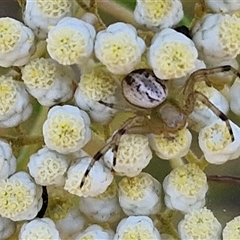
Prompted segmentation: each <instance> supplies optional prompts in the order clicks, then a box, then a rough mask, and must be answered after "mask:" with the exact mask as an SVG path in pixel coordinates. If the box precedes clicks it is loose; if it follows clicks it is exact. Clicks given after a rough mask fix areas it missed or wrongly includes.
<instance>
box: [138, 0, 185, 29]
mask: <svg viewBox="0 0 240 240" xmlns="http://www.w3.org/2000/svg"><path fill="white" fill-rule="evenodd" d="M182 18H183V8H182V3H181V1H179V0H170V1H169V0H161V1H159V0H151V1H149V0H137V5H136V7H135V9H134V19H135V20H136V22H137V23H139V24H142V25H144V26H146V27H147V28H149V29H151V30H154V31H159V30H161V29H163V28H168V27H172V26H174V25H176V24H177V23H178V22H180V20H181V19H182Z"/></svg>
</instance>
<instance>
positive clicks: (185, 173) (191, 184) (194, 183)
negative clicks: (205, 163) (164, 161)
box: [169, 163, 207, 196]
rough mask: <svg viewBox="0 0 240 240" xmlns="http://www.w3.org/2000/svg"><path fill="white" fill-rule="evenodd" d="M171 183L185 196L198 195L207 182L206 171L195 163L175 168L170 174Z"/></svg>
mask: <svg viewBox="0 0 240 240" xmlns="http://www.w3.org/2000/svg"><path fill="white" fill-rule="evenodd" d="M169 182H170V185H171V186H173V187H174V188H175V189H176V190H177V191H178V192H181V193H182V194H183V195H185V196H196V195H197V194H198V193H199V191H201V190H202V189H203V187H204V186H205V185H206V184H207V178H206V175H205V173H204V172H203V171H202V170H201V169H200V168H199V167H198V166H197V165H196V164H193V163H190V164H186V165H183V166H180V167H177V168H175V169H174V170H173V171H171V173H170V175H169Z"/></svg>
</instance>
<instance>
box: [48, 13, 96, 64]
mask: <svg viewBox="0 0 240 240" xmlns="http://www.w3.org/2000/svg"><path fill="white" fill-rule="evenodd" d="M95 34H96V33H95V29H94V27H93V26H92V25H90V24H89V23H86V22H84V21H82V20H79V19H77V18H71V17H65V18H63V19H62V20H60V21H59V22H58V23H57V25H56V26H54V27H53V28H51V29H50V31H49V32H48V38H47V50H48V53H49V55H50V56H51V58H53V59H54V60H56V61H57V62H59V63H61V64H63V65H71V64H75V63H82V62H84V61H86V59H88V57H89V56H90V55H91V54H92V51H93V40H94V38H95Z"/></svg>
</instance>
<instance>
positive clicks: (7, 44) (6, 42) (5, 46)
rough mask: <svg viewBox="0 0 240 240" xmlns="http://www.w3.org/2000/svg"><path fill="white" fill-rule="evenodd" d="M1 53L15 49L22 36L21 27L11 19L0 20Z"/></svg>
mask: <svg viewBox="0 0 240 240" xmlns="http://www.w3.org/2000/svg"><path fill="white" fill-rule="evenodd" d="M0 33H1V34H0V52H2V53H5V52H9V51H11V50H12V49H14V48H15V46H16V43H17V42H18V41H19V39H20V36H21V25H20V24H16V23H15V22H14V21H13V20H11V19H9V18H2V19H1V20H0Z"/></svg>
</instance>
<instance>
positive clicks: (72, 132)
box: [46, 113, 85, 149]
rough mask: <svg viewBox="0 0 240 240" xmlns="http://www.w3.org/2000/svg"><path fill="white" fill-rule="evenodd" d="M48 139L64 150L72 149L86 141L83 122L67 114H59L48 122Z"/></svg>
mask: <svg viewBox="0 0 240 240" xmlns="http://www.w3.org/2000/svg"><path fill="white" fill-rule="evenodd" d="M48 126H49V127H48V131H47V132H46V133H47V134H48V136H47V137H48V138H49V139H50V140H51V141H52V142H53V143H54V145H55V146H58V147H60V148H62V149H66V148H72V147H74V146H76V145H78V144H79V142H81V141H83V140H84V139H85V125H84V122H83V120H81V119H77V118H75V117H73V116H70V115H67V114H63V113H62V114H61V115H60V114H58V115H55V116H53V117H51V118H49V120H48Z"/></svg>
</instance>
